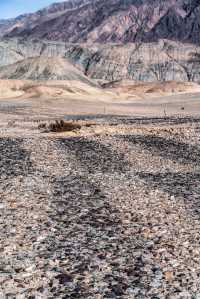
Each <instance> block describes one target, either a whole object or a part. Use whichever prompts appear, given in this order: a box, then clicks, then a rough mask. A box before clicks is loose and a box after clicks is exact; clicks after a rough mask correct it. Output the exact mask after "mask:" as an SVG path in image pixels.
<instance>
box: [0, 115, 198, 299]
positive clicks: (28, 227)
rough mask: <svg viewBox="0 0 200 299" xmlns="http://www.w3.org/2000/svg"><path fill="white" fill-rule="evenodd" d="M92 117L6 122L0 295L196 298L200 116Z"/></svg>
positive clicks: (0, 165) (1, 141) (0, 146)
mask: <svg viewBox="0 0 200 299" xmlns="http://www.w3.org/2000/svg"><path fill="white" fill-rule="evenodd" d="M19 119H20V118H19ZM43 121H44V120H43ZM81 121H83V120H81ZM84 121H86V120H84ZM88 121H90V122H91V121H92V122H94V125H93V126H91V127H85V126H84V127H82V128H81V130H79V131H76V132H67V133H59V134H58V133H42V132H41V131H39V130H38V129H37V127H38V122H37V121H36V120H34V121H33V120H29V119H24V120H23V121H22V120H21V121H17V120H14V118H13V119H12V117H11V116H10V120H9V122H7V121H6V120H4V121H2V122H1V138H0V153H1V159H0V194H1V201H0V215H1V217H0V246H1V247H0V250H1V254H0V298H2V299H3V298H9V299H14V298H17V299H22V298H29V299H33V298H36V299H39V298H45V299H46V298H49V299H50V298H52V299H54V298H62V299H73V298H81V299H83V298H84V299H86V298H87V299H103V298H105V299H108V298H120V299H135V298H136V299H148V298H149V299H165V298H167V299H176V298H177V299H178V298H184V299H199V298H200V258H199V257H200V235H199V231H200V137H199V136H200V135H199V133H200V119H199V118H192V117H188V118H180V119H178V118H175V117H174V118H169V119H167V118H145V119H139V118H138V119H137V118H132V117H117V116H116V117H109V116H107V117H105V116H99V117H96V118H95V117H94V118H93V119H92V120H91V119H89V120H88Z"/></svg>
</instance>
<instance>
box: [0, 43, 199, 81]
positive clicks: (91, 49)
mask: <svg viewBox="0 0 200 299" xmlns="http://www.w3.org/2000/svg"><path fill="white" fill-rule="evenodd" d="M0 66H2V67H0V78H4V79H8V78H11V79H12V78H14V79H20V78H22V79H35V80H39V79H40V80H43V79H55V80H63V79H66V80H70V78H72V77H74V76H75V79H76V78H77V77H80V76H81V78H82V80H84V81H85V80H87V81H88V80H90V79H89V78H92V79H95V80H100V81H102V82H104V81H107V82H109V81H116V80H122V79H125V80H127V79H128V80H133V81H137V82H138V81H143V82H147V81H149V82H150V81H151V82H152V81H173V80H176V81H194V82H198V83H199V82H200V72H199V70H200V47H199V46H196V45H192V44H186V43H184V44H183V43H178V42H172V41H169V40H160V41H159V42H158V43H157V42H156V43H148V44H147V43H142V44H139V45H138V43H131V44H127V45H119V44H115V45H114V44H101V45H100V44H92V45H88V44H70V43H63V42H51V41H41V40H24V39H21V40H20V39H6V40H2V41H0Z"/></svg>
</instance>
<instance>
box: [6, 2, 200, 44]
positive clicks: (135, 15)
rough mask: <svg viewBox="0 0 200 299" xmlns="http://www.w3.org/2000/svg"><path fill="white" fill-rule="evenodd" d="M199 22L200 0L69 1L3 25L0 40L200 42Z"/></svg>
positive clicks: (8, 21)
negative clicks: (11, 38) (167, 40)
mask: <svg viewBox="0 0 200 299" xmlns="http://www.w3.org/2000/svg"><path fill="white" fill-rule="evenodd" d="M199 20H200V2H199V1H197V0H190V1H189V0H188V1H185V0H177V1H176V0H169V1H160V0H151V1H147V0H127V1H126V0H107V1H105V0H101V1H99V0H69V1H64V2H57V3H54V4H52V5H50V6H48V7H46V8H44V9H42V10H39V11H37V12H36V13H32V14H27V15H22V16H19V17H18V18H16V19H12V20H7V21H2V22H0V36H4V37H22V38H32V39H33V38H38V39H46V40H53V41H64V42H72V43H84V42H87V43H94V42H99V43H112V42H115V43H128V42H152V41H158V40H159V39H171V40H175V41H181V42H189V43H194V44H200V21H199ZM174 28H176V30H173V29H174ZM186 29H188V30H186Z"/></svg>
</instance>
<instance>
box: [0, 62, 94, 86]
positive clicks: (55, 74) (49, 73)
mask: <svg viewBox="0 0 200 299" xmlns="http://www.w3.org/2000/svg"><path fill="white" fill-rule="evenodd" d="M0 79H26V80H68V81H81V82H83V83H86V84H89V85H95V84H94V83H93V82H92V81H91V80H90V79H89V78H87V77H86V76H84V74H83V73H82V72H81V71H79V70H78V69H77V68H76V67H74V66H73V65H72V64H71V63H69V62H68V61H67V60H66V59H64V58H56V57H51V58H50V57H44V56H42V57H35V58H27V59H24V60H22V61H19V62H16V63H14V64H10V65H7V66H3V67H0Z"/></svg>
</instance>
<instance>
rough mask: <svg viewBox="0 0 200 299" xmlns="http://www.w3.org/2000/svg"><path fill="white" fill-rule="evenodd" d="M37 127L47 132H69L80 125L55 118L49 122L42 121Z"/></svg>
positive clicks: (78, 128)
mask: <svg viewBox="0 0 200 299" xmlns="http://www.w3.org/2000/svg"><path fill="white" fill-rule="evenodd" d="M38 129H44V130H45V131H49V132H70V131H76V130H80V129H81V125H79V124H77V123H75V122H68V121H64V120H56V121H55V122H52V123H50V124H48V125H47V124H46V123H42V124H40V125H39V126H38Z"/></svg>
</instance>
